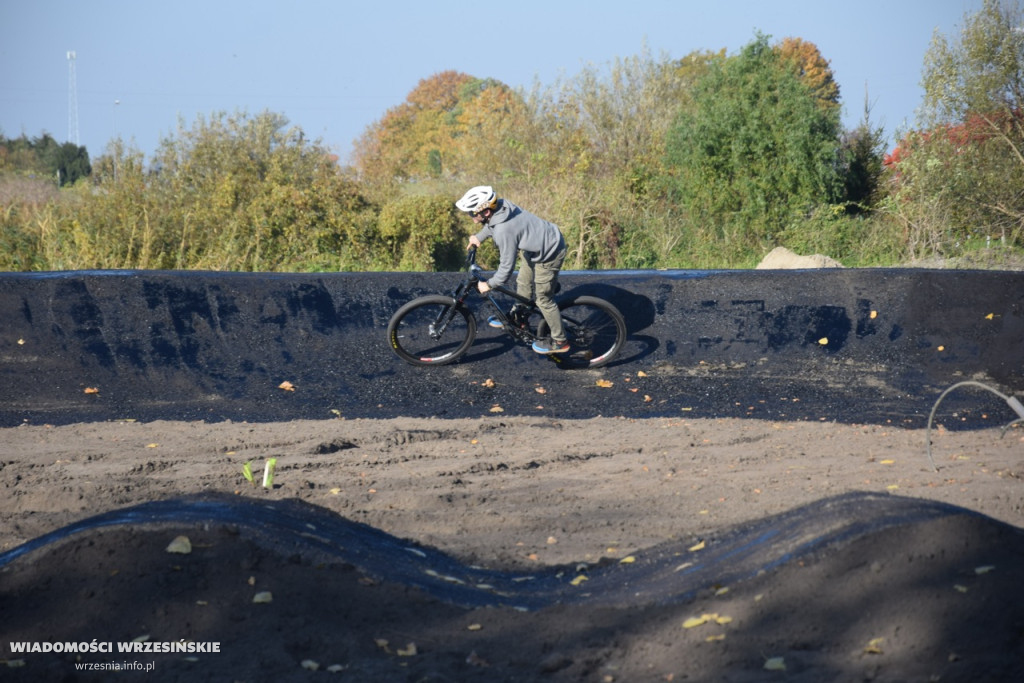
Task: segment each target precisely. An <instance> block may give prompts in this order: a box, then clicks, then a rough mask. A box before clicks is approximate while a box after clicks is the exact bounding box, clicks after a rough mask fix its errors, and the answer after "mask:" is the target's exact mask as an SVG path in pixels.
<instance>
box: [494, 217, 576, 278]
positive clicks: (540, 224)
mask: <svg viewBox="0 0 1024 683" xmlns="http://www.w3.org/2000/svg"><path fill="white" fill-rule="evenodd" d="M488 237H493V238H494V244H496V245H497V247H498V253H499V254H500V260H499V263H498V269H497V270H496V271H494V275H493V276H492V277H491V279H489V280H488V281H487V284H488V285H489V286H491V287H494V286H495V285H504V284H505V283H506V282H507V281H508V280H509V278H510V277H511V276H512V269H513V268H514V267H515V264H516V255H517V254H518V252H520V251H521V252H523V257H524V258H525V259H526V260H527V261H529V262H530V263H531V264H535V263H545V262H547V261H550V260H552V259H554V258H555V257H556V256H557V255H558V254H559V252H561V251H562V250H563V249H565V238H563V237H562V231H561V230H559V229H558V226H557V225H555V224H554V223H550V222H548V221H546V220H544V219H543V218H540V217H538V216H535V215H533V214H532V213H530V212H529V211H525V210H523V209H521V208H519V207H518V206H516V205H515V204H513V203H512V202H510V201H508V200H507V199H502V200H501V204H500V206H498V210H497V211H495V212H494V215H492V216H491V218H490V220H489V221H487V225H486V226H484V228H483V230H481V231H480V232H478V233H477V234H476V238H477V239H478V240H480V241H481V242H483V241H484V240H486V239H487V238H488Z"/></svg>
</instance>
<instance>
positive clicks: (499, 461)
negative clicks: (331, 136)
mask: <svg viewBox="0 0 1024 683" xmlns="http://www.w3.org/2000/svg"><path fill="white" fill-rule="evenodd" d="M925 438H926V434H925V432H924V431H922V430H902V429H894V428H887V427H883V426H862V425H837V424H833V423H824V422H820V423H816V422H765V421H757V420H683V419H649V420H627V419H613V418H596V419H592V420H578V421H571V420H553V419H541V418H536V419H534V418H502V417H500V416H495V417H494V418H486V419H475V420H431V419H397V420H331V421H296V422H286V423H274V424H247V423H216V424H207V423H202V422H152V423H137V422H116V423H111V422H105V423H87V424H74V425H67V426H61V427H44V426H24V427H18V428H11V429H5V430H2V433H0V442H2V443H3V449H2V455H0V485H2V490H3V496H2V497H0V522H2V524H0V529H3V532H2V535H0V552H8V551H11V550H12V549H14V548H16V547H17V546H19V545H20V544H22V543H24V542H26V541H29V540H31V539H34V538H37V537H39V536H42V535H44V534H47V533H49V532H52V531H54V530H55V529H59V528H61V527H63V526H65V525H68V524H72V523H74V522H77V521H79V520H82V519H85V518H88V517H90V516H93V515H96V514H100V513H104V512H108V511H111V510H117V509H120V508H124V507H127V506H132V505H137V504H140V503H146V502H148V501H158V500H170V499H176V498H181V497H189V496H204V495H215V496H228V497H236V498H238V499H239V500H255V501H259V502H262V503H266V504H271V505H273V504H279V505H282V506H284V505H288V506H293V505H309V506H316V509H317V510H318V511H320V513H321V514H324V515H330V516H335V515H336V516H338V517H341V518H345V519H346V520H350V521H352V522H356V523H361V524H365V525H368V526H369V527H372V528H373V529H374V530H375V531H376V532H379V533H383V534H387V535H389V536H390V537H394V539H396V540H397V541H399V542H400V543H402V544H407V545H408V546H409V547H414V548H423V549H424V550H425V551H430V552H433V550H434V549H436V551H438V552H440V553H444V554H445V555H447V556H450V557H451V558H452V559H453V561H455V562H457V563H460V564H461V565H462V566H465V567H467V568H470V569H473V568H477V569H480V570H481V571H484V570H486V571H502V572H507V573H509V575H510V576H519V577H528V576H530V575H532V574H544V575H545V576H549V575H552V574H554V575H555V577H556V578H557V579H558V580H560V581H561V582H562V583H563V584H564V585H563V586H562V589H564V590H572V589H576V588H578V589H579V590H580V591H587V590H590V588H589V587H588V585H587V584H588V582H589V580H588V578H586V577H588V576H589V577H595V578H596V575H597V573H598V572H600V571H603V570H604V569H605V568H609V567H612V568H617V570H618V571H620V572H626V571H628V569H629V567H630V566H631V565H632V564H634V563H636V564H637V566H639V565H642V564H643V562H645V561H646V558H649V557H650V556H652V555H655V554H657V555H659V556H660V557H661V558H662V559H666V558H665V556H666V554H668V553H669V551H670V550H671V552H672V553H675V554H678V556H679V557H678V562H677V564H676V565H675V566H676V567H679V568H680V569H679V571H680V572H681V573H684V574H685V572H686V567H685V565H687V563H688V562H691V563H692V562H694V561H695V559H696V562H697V563H699V562H700V560H699V558H701V557H702V555H701V553H707V552H713V551H714V550H715V548H716V547H718V546H716V544H720V543H722V542H723V541H724V539H727V538H730V537H732V535H734V534H736V533H737V530H743V529H750V528H754V527H755V525H757V524H759V523H762V522H763V521H764V520H766V519H770V518H772V517H773V516H775V515H784V514H787V513H791V512H792V511H794V510H798V509H799V508H801V507H802V506H804V505H814V504H816V503H818V502H820V501H823V500H828V499H832V498H835V497H837V496H838V497H841V496H843V495H845V494H851V493H853V492H866V493H869V494H873V498H871V497H869V498H866V499H865V500H871V499H875V500H881V501H886V500H888V499H892V500H893V501H919V502H920V503H922V504H928V505H932V504H941V505H943V506H946V505H948V506H955V508H953V507H951V508H949V511H948V514H945V513H944V514H940V515H937V516H932V517H929V518H927V519H919V520H916V521H913V522H908V523H905V524H893V525H889V526H887V527H885V528H880V529H867V530H865V531H864V532H863V533H853V534H850V535H849V536H848V537H845V538H836V539H833V540H832V541H830V542H829V543H827V544H825V545H823V546H821V547H817V548H815V549H814V550H813V552H809V553H804V554H801V555H800V556H799V557H794V558H793V559H792V560H790V561H782V562H779V563H778V564H777V565H776V566H773V567H771V568H770V569H767V570H765V571H762V572H760V573H758V574H757V575H755V576H753V577H750V578H746V579H743V580H739V581H736V582H719V581H715V580H708V581H707V582H706V585H704V586H703V588H702V589H701V590H698V591H697V592H696V593H695V594H694V595H692V596H687V597H685V598H682V599H676V600H673V601H670V602H669V603H667V604H662V603H659V601H658V600H655V599H651V598H649V597H643V596H638V597H637V599H636V600H635V602H633V603H631V604H626V603H622V604H616V605H605V604H598V602H597V601H588V600H581V601H572V600H562V601H556V602H555V603H553V604H550V605H548V606H543V607H537V608H534V609H530V610H526V611H524V610H520V609H516V608H514V607H467V606H464V605H459V604H455V603H454V602H452V601H450V600H447V599H445V598H444V596H443V595H442V596H439V595H438V594H437V593H436V592H434V591H432V590H430V589H429V588H428V589H424V588H423V587H422V586H421V587H414V586H410V585H407V584H403V583H399V582H396V581H392V580H389V579H388V578H387V576H386V575H384V574H386V573H384V574H382V573H381V572H377V571H368V570H367V569H366V567H365V564H366V563H363V562H361V561H359V560H358V559H356V560H352V559H349V560H347V561H341V560H338V559H337V557H332V556H331V555H330V554H323V553H317V552H313V551H311V550H310V549H309V548H308V545H306V544H303V543H299V542H298V541H296V542H295V543H293V544H292V545H290V546H289V544H288V543H287V539H285V540H284V541H282V539H281V538H277V539H276V540H274V539H267V538H263V537H261V536H260V534H258V533H252V529H248V528H246V525H244V524H230V523H204V522H196V521H188V522H182V523H179V524H175V523H168V522H161V523H159V524H129V525H123V526H115V527H109V528H103V529H97V530H92V531H87V532H82V533H79V534H76V535H74V536H72V537H70V538H68V539H65V540H63V541H60V542H57V543H53V544H50V545H47V546H45V547H43V548H41V549H38V550H35V551H33V552H31V553H27V554H25V555H22V556H20V557H18V558H16V559H13V560H11V561H10V562H8V563H7V564H6V565H5V566H4V567H3V569H2V570H0V604H2V605H3V615H4V616H3V626H2V627H0V633H2V636H0V638H2V644H0V647H2V652H0V657H3V658H6V660H7V661H6V664H7V665H8V666H7V667H2V666H0V679H3V680H26V681H29V680H31V681H37V680H109V679H111V678H112V677H115V676H112V674H111V673H110V672H109V671H107V672H100V671H97V672H91V673H90V672H85V671H79V670H77V669H76V655H73V654H72V655H68V654H63V653H62V654H43V653H27V654H19V653H14V652H12V651H11V643H12V642H27V643H32V642H36V643H42V642H54V643H55V642H62V643H63V642H90V641H92V640H93V639H96V640H98V641H99V642H112V643H115V646H116V643H118V642H122V641H130V640H132V639H135V638H139V637H142V636H148V639H149V641H150V642H154V643H168V642H174V641H180V640H182V639H184V640H186V641H194V642H200V643H203V642H217V643H219V647H220V652H217V653H200V654H195V655H189V654H184V653H172V654H128V655H124V654H116V653H115V654H103V653H96V654H86V655H81V656H80V660H81V661H80V662H78V663H100V664H106V665H107V666H113V665H115V664H117V663H121V664H124V663H128V662H130V663H133V664H132V665H133V666H134V663H139V664H141V665H143V666H146V665H150V664H151V665H152V666H153V667H154V670H153V671H151V672H146V673H142V674H137V675H135V676H130V678H131V679H145V680H188V681H196V680H211V681H213V680H218V681H219V680H240V681H260V680H278V681H288V680H311V679H315V678H317V677H322V678H324V679H325V680H359V681H363V680H374V681H391V680H395V681H499V680H500V681H513V680H517V681H533V680H544V681H556V680H557V681H672V680H676V681H679V680H691V681H694V680H696V681H705V680H706V681H711V680H715V681H762V680H790V681H821V680H884V681H896V680H905V681H927V680H941V681H975V680H1006V681H1010V680H1014V681H1015V680H1022V677H1024V607H1022V605H1024V582H1022V581H1021V580H1020V579H1021V570H1020V567H1021V566H1024V565H1022V560H1024V538H1022V532H1021V527H1022V526H1024V502H1022V501H1024V489H1022V482H1021V476H1022V473H1024V465H1022V464H1021V456H1022V454H1024V434H1022V430H1020V429H1012V430H1010V431H1009V432H1008V433H1007V434H1005V435H1002V434H1001V433H1000V430H999V429H986V430H977V431H967V432H960V431H946V430H944V429H941V428H940V429H937V430H933V431H932V433H931V439H932V444H933V455H934V459H935V463H936V464H937V465H938V471H937V472H936V471H934V470H933V469H932V467H931V465H930V463H929V461H928V458H927V456H926V453H925ZM270 458H276V459H277V468H276V475H275V483H274V487H273V488H271V489H264V488H262V487H256V486H253V485H251V484H249V483H248V482H247V481H246V480H245V479H244V478H243V477H242V466H243V464H244V463H246V462H250V463H251V466H252V469H253V470H254V471H255V472H257V475H258V474H259V473H260V472H261V471H262V469H263V466H264V463H265V462H266V461H267V460H268V459H270ZM870 512H871V510H870V509H869V510H868V511H867V512H866V513H865V516H869V515H868V514H867V513H870ZM850 516H852V517H855V516H856V515H850ZM179 535H184V536H187V537H188V538H189V540H190V542H191V545H192V551H191V552H190V553H189V554H175V553H168V552H167V551H166V548H167V546H168V544H169V543H170V542H171V541H172V540H173V539H174V538H175V537H176V536H179ZM271 541H273V542H271ZM764 542H767V541H764ZM669 559H671V558H669ZM725 575H726V574H725V573H724V572H723V574H722V576H725ZM382 576H383V578H382ZM580 577H585V578H582V579H581V578H580ZM433 578H434V579H436V580H437V581H440V582H442V583H443V582H444V581H445V580H446V578H445V577H444V576H443V575H440V576H437V577H433ZM573 582H575V583H573ZM617 589H619V590H621V589H623V586H621V585H620V586H617ZM262 592H269V593H271V594H272V596H273V599H272V602H270V603H254V602H253V598H254V596H256V595H257V594H259V593H262ZM314 667H319V670H318V672H317V673H316V674H314V673H312V671H311V669H312V668H314ZM766 667H767V668H766ZM782 667H784V670H782ZM329 670H330V671H331V672H334V673H335V675H334V676H332V675H331V673H329ZM122 675H123V674H117V675H116V677H117V678H118V679H119V680H120V677H121V676H122Z"/></svg>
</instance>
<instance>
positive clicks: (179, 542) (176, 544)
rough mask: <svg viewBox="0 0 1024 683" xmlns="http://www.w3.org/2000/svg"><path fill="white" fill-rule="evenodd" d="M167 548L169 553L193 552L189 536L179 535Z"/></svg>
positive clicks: (185, 553) (184, 553)
mask: <svg viewBox="0 0 1024 683" xmlns="http://www.w3.org/2000/svg"><path fill="white" fill-rule="evenodd" d="M165 550H166V551H167V552H169V553H177V554H179V555H188V554H189V553H191V552H192V542H191V541H190V540H188V536H177V537H175V539H174V540H173V541H171V542H170V544H168V546H167V548H165Z"/></svg>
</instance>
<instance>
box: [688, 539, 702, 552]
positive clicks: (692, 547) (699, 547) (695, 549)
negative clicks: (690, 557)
mask: <svg viewBox="0 0 1024 683" xmlns="http://www.w3.org/2000/svg"><path fill="white" fill-rule="evenodd" d="M689 550H690V552H691V553H692V552H695V551H697V550H704V541H701V542H700V543H697V544H696V545H692V546H690V548H689Z"/></svg>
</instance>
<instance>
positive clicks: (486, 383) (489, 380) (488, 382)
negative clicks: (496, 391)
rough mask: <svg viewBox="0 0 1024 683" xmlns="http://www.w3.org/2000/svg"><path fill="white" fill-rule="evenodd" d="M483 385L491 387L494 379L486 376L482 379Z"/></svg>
mask: <svg viewBox="0 0 1024 683" xmlns="http://www.w3.org/2000/svg"><path fill="white" fill-rule="evenodd" d="M483 386H485V387H487V388H488V389H490V388H492V387H493V386H494V380H493V379H491V378H490V377H488V378H487V379H485V380H484V381H483Z"/></svg>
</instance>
